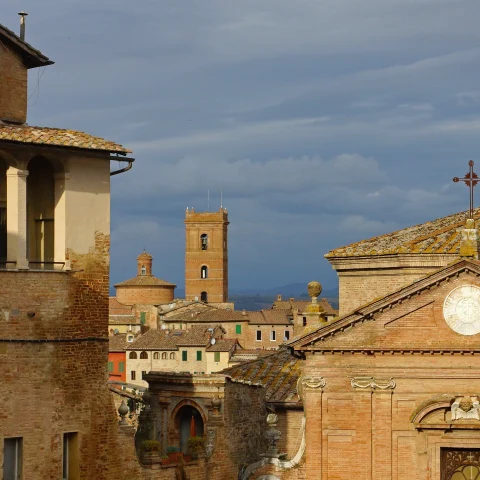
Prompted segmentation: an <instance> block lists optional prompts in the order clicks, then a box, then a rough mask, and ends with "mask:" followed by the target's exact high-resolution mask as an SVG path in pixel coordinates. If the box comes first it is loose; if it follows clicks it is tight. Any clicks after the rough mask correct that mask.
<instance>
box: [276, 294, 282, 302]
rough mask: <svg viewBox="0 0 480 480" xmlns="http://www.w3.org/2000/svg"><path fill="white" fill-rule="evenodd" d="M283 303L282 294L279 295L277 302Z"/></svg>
mask: <svg viewBox="0 0 480 480" xmlns="http://www.w3.org/2000/svg"><path fill="white" fill-rule="evenodd" d="M281 301H282V296H281V295H280V294H278V295H277V302H281Z"/></svg>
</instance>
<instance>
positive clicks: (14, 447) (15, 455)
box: [3, 437, 23, 480]
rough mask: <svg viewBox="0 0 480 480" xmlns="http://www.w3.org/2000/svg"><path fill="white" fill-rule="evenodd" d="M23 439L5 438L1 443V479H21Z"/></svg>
mask: <svg viewBox="0 0 480 480" xmlns="http://www.w3.org/2000/svg"><path fill="white" fill-rule="evenodd" d="M22 464H23V439H22V437H15V438H5V439H4V441H3V478H4V480H17V479H20V478H22Z"/></svg>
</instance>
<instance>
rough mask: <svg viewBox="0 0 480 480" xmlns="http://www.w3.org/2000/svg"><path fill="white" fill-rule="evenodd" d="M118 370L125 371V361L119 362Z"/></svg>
mask: <svg viewBox="0 0 480 480" xmlns="http://www.w3.org/2000/svg"><path fill="white" fill-rule="evenodd" d="M118 371H119V372H120V373H123V372H124V371H125V362H118Z"/></svg>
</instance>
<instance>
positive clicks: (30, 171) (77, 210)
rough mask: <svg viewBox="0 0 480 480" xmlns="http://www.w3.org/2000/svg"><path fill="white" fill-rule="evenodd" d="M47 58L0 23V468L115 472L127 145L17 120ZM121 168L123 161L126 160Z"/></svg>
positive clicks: (64, 474)
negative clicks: (116, 273) (118, 248)
mask: <svg viewBox="0 0 480 480" xmlns="http://www.w3.org/2000/svg"><path fill="white" fill-rule="evenodd" d="M52 63H53V62H51V61H50V60H49V59H48V58H47V57H45V56H44V55H43V54H41V53H40V52H39V51H38V50H36V49H34V48H33V47H31V46H30V45H29V44H27V43H26V42H25V41H24V40H23V39H22V38H20V37H19V36H17V35H15V34H14V33H13V32H11V31H10V30H8V29H7V28H5V27H3V26H1V25H0V65H1V68H0V250H1V253H0V258H1V265H0V285H1V288H0V311H1V315H0V382H1V385H2V389H3V402H2V409H1V413H0V458H1V459H2V462H1V465H2V466H1V467H0V468H1V469H2V478H4V479H12V478H15V479H17V478H23V479H29V480H30V479H32V480H34V479H47V478H68V479H71V480H78V479H82V480H90V479H93V478H95V479H104V480H110V479H112V480H113V479H114V478H121V476H122V472H123V468H122V463H121V462H118V461H117V460H116V459H113V458H112V456H111V452H112V451H115V449H119V448H120V443H119V436H118V434H119V429H118V424H117V420H116V416H115V412H114V410H113V402H112V398H111V394H110V392H109V390H108V388H107V385H106V378H107V369H106V367H107V356H108V335H107V332H108V288H109V249H110V229H109V227H110V177H111V175H112V174H116V173H121V172H122V171H124V170H125V169H120V170H118V171H115V172H111V171H110V163H111V160H115V161H117V160H119V161H128V162H129V166H130V167H131V164H132V161H133V159H129V158H128V157H126V155H127V154H128V153H129V151H128V150H127V149H125V148H124V147H122V146H121V145H118V144H116V143H113V142H109V141H106V140H104V139H102V138H98V137H93V136H91V135H88V134H86V133H83V132H76V131H72V130H62V129H57V128H47V127H33V126H28V125H27V124H26V123H25V121H26V118H27V70H28V69H30V68H36V67H42V66H47V65H51V64H52ZM128 168H129V167H127V168H126V169H128Z"/></svg>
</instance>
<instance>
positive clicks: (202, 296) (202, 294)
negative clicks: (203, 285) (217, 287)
mask: <svg viewBox="0 0 480 480" xmlns="http://www.w3.org/2000/svg"><path fill="white" fill-rule="evenodd" d="M200 300H201V301H202V302H205V303H207V302H208V295H207V292H202V293H201V294H200Z"/></svg>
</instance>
